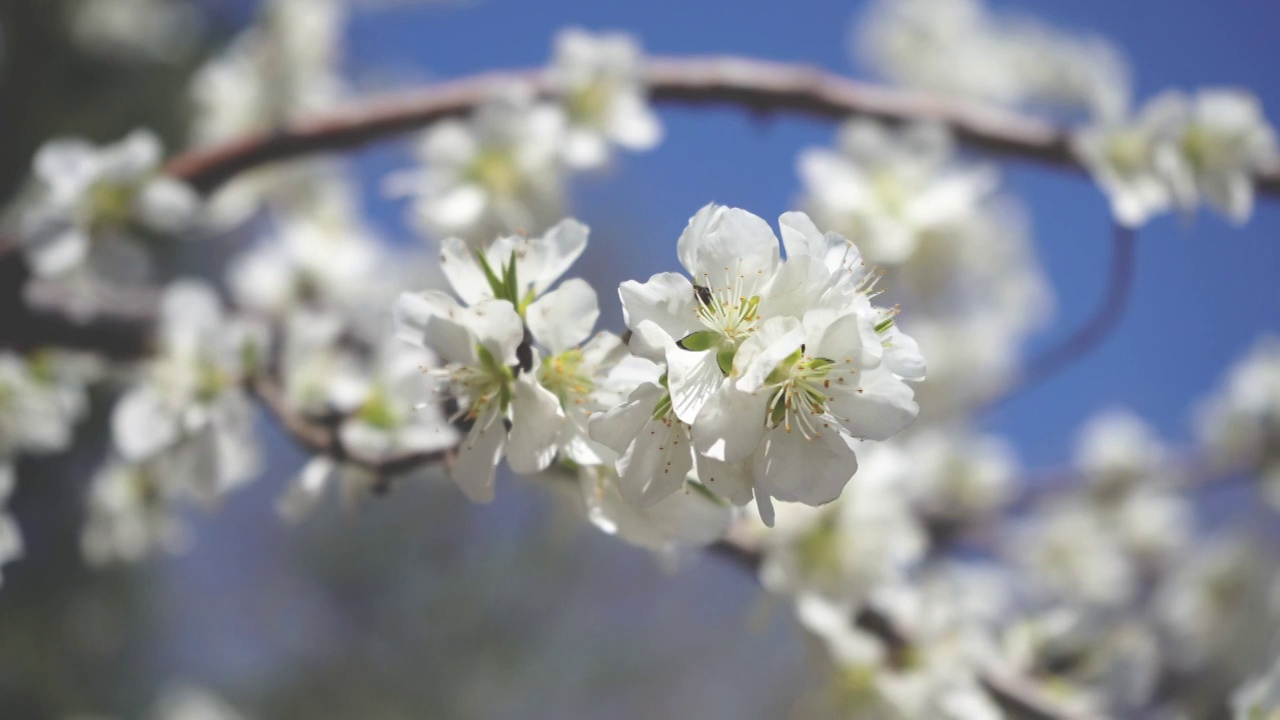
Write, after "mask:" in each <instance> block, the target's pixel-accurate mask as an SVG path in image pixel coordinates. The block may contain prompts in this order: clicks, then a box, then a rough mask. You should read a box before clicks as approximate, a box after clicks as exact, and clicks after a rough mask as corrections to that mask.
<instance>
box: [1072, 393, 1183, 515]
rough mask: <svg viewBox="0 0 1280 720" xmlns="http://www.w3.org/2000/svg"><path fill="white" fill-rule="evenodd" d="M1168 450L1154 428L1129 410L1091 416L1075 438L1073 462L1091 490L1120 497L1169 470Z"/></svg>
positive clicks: (1109, 411) (1108, 496) (1107, 496)
mask: <svg viewBox="0 0 1280 720" xmlns="http://www.w3.org/2000/svg"><path fill="white" fill-rule="evenodd" d="M1168 464H1169V457H1168V450H1167V449H1166V448H1165V446H1164V443H1163V442H1161V440H1160V438H1159V437H1158V436H1157V435H1156V433H1155V430H1154V429H1152V428H1151V427H1150V426H1148V425H1147V424H1146V423H1145V422H1144V421H1143V420H1142V419H1141V418H1139V417H1138V416H1137V415H1135V414H1133V413H1132V412H1130V411H1128V410H1123V409H1113V410H1108V411H1106V412H1103V413H1101V414H1099V415H1096V416H1094V417H1093V418H1090V419H1089V421H1088V422H1087V423H1085V425H1084V427H1083V428H1081V430H1080V433H1079V436H1078V439H1077V441H1076V451H1075V465H1076V467H1078V468H1079V469H1080V471H1081V473H1082V474H1083V475H1084V478H1085V480H1086V481H1087V482H1088V483H1089V487H1090V488H1091V490H1092V491H1093V492H1094V493H1096V494H1098V495H1100V496H1103V497H1104V498H1114V497H1117V496H1122V495H1124V494H1126V493H1128V492H1129V491H1130V490H1132V489H1133V488H1134V487H1135V486H1137V485H1138V484H1140V483H1142V482H1144V481H1146V480H1149V479H1150V478H1151V477H1152V476H1154V475H1157V474H1160V473H1167V472H1169V467H1168Z"/></svg>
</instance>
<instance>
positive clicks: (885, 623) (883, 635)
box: [707, 533, 1094, 720]
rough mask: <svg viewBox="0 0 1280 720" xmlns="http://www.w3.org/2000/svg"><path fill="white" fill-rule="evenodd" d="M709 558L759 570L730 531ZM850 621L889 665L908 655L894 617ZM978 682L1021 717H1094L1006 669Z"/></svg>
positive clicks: (754, 551)
mask: <svg viewBox="0 0 1280 720" xmlns="http://www.w3.org/2000/svg"><path fill="white" fill-rule="evenodd" d="M707 552H708V554H710V555H711V556H712V557H716V558H719V559H721V560H725V561H727V562H729V563H730V564H731V565H733V566H735V567H738V568H740V569H742V570H744V571H745V572H747V573H749V574H750V575H751V576H752V577H753V578H754V577H755V575H756V573H757V572H758V571H759V569H760V563H761V560H762V558H761V552H760V549H759V548H758V547H756V546H755V545H754V544H753V543H752V542H751V541H749V540H747V539H746V538H741V537H736V536H734V535H733V534H732V533H731V534H730V535H729V537H727V538H725V539H724V540H721V541H720V542H717V543H713V544H711V545H708V546H707ZM849 621H850V622H851V623H853V624H855V625H857V626H858V629H860V630H862V631H863V632H866V633H869V634H871V635H873V636H874V637H876V638H877V639H878V640H880V642H881V643H883V645H884V647H885V650H886V651H887V653H888V657H889V662H890V664H891V665H892V664H893V663H894V662H895V661H894V658H895V657H897V658H905V657H906V656H907V655H909V651H910V647H911V642H912V640H911V636H910V634H908V633H906V632H905V631H904V630H903V629H902V628H901V627H899V626H898V624H897V623H896V622H894V620H893V619H892V618H891V617H889V616H888V615H885V614H884V613H883V612H881V611H880V610H878V609H877V608H875V607H874V606H871V605H866V604H864V605H863V606H862V607H860V608H859V609H858V611H857V612H856V613H854V615H853V617H851V618H849ZM977 676H978V681H979V682H980V683H981V684H982V687H983V688H985V689H986V691H987V692H988V693H990V694H991V696H992V697H993V698H994V699H995V701H996V703H997V704H999V705H1000V707H1002V708H1003V709H1004V710H1005V711H1006V712H1009V713H1010V714H1011V715H1012V716H1013V717H1015V718H1021V719H1024V720H1094V718H1091V717H1089V716H1085V715H1080V714H1077V713H1073V712H1071V711H1069V710H1067V709H1065V708H1062V707H1059V706H1058V705H1057V703H1055V702H1053V700H1052V699H1051V698H1049V697H1048V696H1047V695H1046V694H1045V692H1044V690H1043V688H1041V687H1040V686H1039V684H1038V683H1036V682H1035V681H1034V680H1032V679H1030V678H1024V677H1021V676H1017V675H1014V674H1012V673H1010V672H1009V671H1008V670H1005V669H1001V668H997V667H995V666H993V665H985V666H983V667H980V668H978V670H977Z"/></svg>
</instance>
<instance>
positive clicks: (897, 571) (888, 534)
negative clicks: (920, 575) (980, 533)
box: [760, 447, 926, 604]
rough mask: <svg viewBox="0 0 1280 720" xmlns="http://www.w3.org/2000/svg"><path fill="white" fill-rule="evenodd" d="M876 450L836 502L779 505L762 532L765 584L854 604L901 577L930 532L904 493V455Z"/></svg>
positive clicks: (921, 551)
mask: <svg viewBox="0 0 1280 720" xmlns="http://www.w3.org/2000/svg"><path fill="white" fill-rule="evenodd" d="M875 450H876V451H875V452H873V453H867V454H866V456H865V457H864V467H863V469H862V470H861V471H860V472H859V474H858V476H857V477H856V478H855V479H854V480H853V481H852V482H850V483H849V485H848V486H847V487H846V488H845V489H844V493H843V494H842V495H841V496H840V497H839V499H837V500H836V501H835V502H832V503H830V504H828V505H825V506H823V507H819V508H813V507H808V506H806V505H802V504H798V503H780V504H778V505H776V506H775V507H776V519H775V525H774V526H773V529H772V530H770V531H767V532H764V533H762V534H761V535H760V538H761V541H762V543H763V560H762V563H761V567H760V580H761V582H762V584H763V585H764V586H765V587H766V588H767V589H769V590H771V591H773V592H776V593H782V594H786V595H807V594H816V595H821V596H823V597H826V598H828V599H830V600H833V601H837V602H844V603H850V604H856V603H858V602H861V601H863V600H864V599H866V597H867V596H868V594H870V593H871V592H872V591H873V590H875V589H877V588H879V587H881V586H884V585H888V584H892V583H895V582H901V581H902V580H903V579H904V578H905V574H906V572H907V571H908V570H910V569H911V567H912V566H913V565H914V564H915V563H916V562H918V561H919V560H920V559H921V558H922V557H923V556H924V551H925V548H926V538H925V535H924V531H923V529H922V528H921V527H920V526H919V525H918V524H917V522H916V520H915V518H914V516H913V515H912V514H911V511H910V509H909V507H908V506H907V504H906V501H905V498H904V497H903V494H902V490H903V488H902V479H903V474H904V472H905V471H906V470H907V468H908V466H907V464H906V458H905V457H903V456H902V455H900V454H898V452H897V451H896V450H893V449H892V448H889V447H877V448H875Z"/></svg>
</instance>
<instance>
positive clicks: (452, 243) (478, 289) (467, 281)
mask: <svg viewBox="0 0 1280 720" xmlns="http://www.w3.org/2000/svg"><path fill="white" fill-rule="evenodd" d="M440 269H441V270H443V271H444V276H445V277H446V278H448V280H449V285H451V286H452V287H453V291H454V292H456V293H458V297H460V298H462V302H464V303H466V304H467V305H475V304H476V303H478V302H480V301H481V300H486V299H488V298H491V297H493V290H492V289H491V288H490V287H489V281H488V279H487V278H485V276H484V270H483V269H482V268H481V267H480V263H479V261H478V260H476V251H475V249H473V248H472V247H471V246H470V245H468V244H467V242H466V241H465V240H462V239H460V238H456V237H451V238H446V239H445V240H444V241H443V242H441V243H440ZM494 272H499V270H498V269H497V268H494Z"/></svg>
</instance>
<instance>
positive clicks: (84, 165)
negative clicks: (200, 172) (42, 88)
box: [20, 130, 199, 277]
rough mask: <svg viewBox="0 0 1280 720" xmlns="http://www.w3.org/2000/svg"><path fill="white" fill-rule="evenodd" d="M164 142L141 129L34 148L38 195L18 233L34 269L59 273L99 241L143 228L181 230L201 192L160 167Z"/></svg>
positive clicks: (188, 224) (73, 265)
mask: <svg viewBox="0 0 1280 720" xmlns="http://www.w3.org/2000/svg"><path fill="white" fill-rule="evenodd" d="M160 160H161V149H160V141H159V139H158V138H157V137H156V136H155V135H154V134H153V133H151V132H149V131H145V130H138V131H135V132H133V133H132V134H130V135H129V136H127V137H125V138H124V139H123V140H121V141H120V142H118V143H116V144H114V145H108V146H106V147H102V148H95V147H94V146H92V145H90V144H89V143H88V142H85V141H84V140H78V139H61V140H51V141H49V142H48V143H46V144H45V145H43V146H42V147H41V148H40V150H39V151H38V152H37V153H36V157H35V160H34V164H33V170H34V176H35V181H36V188H35V193H36V194H35V198H34V199H33V200H32V201H31V202H30V203H29V204H28V205H27V206H25V207H24V208H23V210H22V213H21V218H20V236H21V241H22V246H23V250H24V252H25V253H26V257H27V260H28V262H29V263H30V265H31V270H32V272H33V273H34V274H35V275H37V276H43V277H48V276H59V275H66V274H67V273H69V272H71V271H73V270H75V269H77V268H79V267H81V266H82V265H84V264H85V263H86V262H87V261H88V260H89V258H90V254H91V252H93V251H94V250H95V245H97V244H100V243H104V242H107V243H110V242H122V241H123V242H127V241H129V240H130V238H131V237H134V236H136V235H137V231H138V230H139V229H145V230H147V231H151V232H155V233H161V234H165V235H172V236H182V235H183V233H184V232H185V231H187V230H189V229H190V227H191V226H192V223H193V222H194V220H195V219H196V215H197V213H198V210H199V200H198V198H197V197H196V195H195V192H194V191H193V190H192V189H191V188H189V187H188V186H186V185H185V184H183V183H181V182H179V181H177V180H174V179H172V178H169V177H166V176H164V175H161V174H159V166H160Z"/></svg>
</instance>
